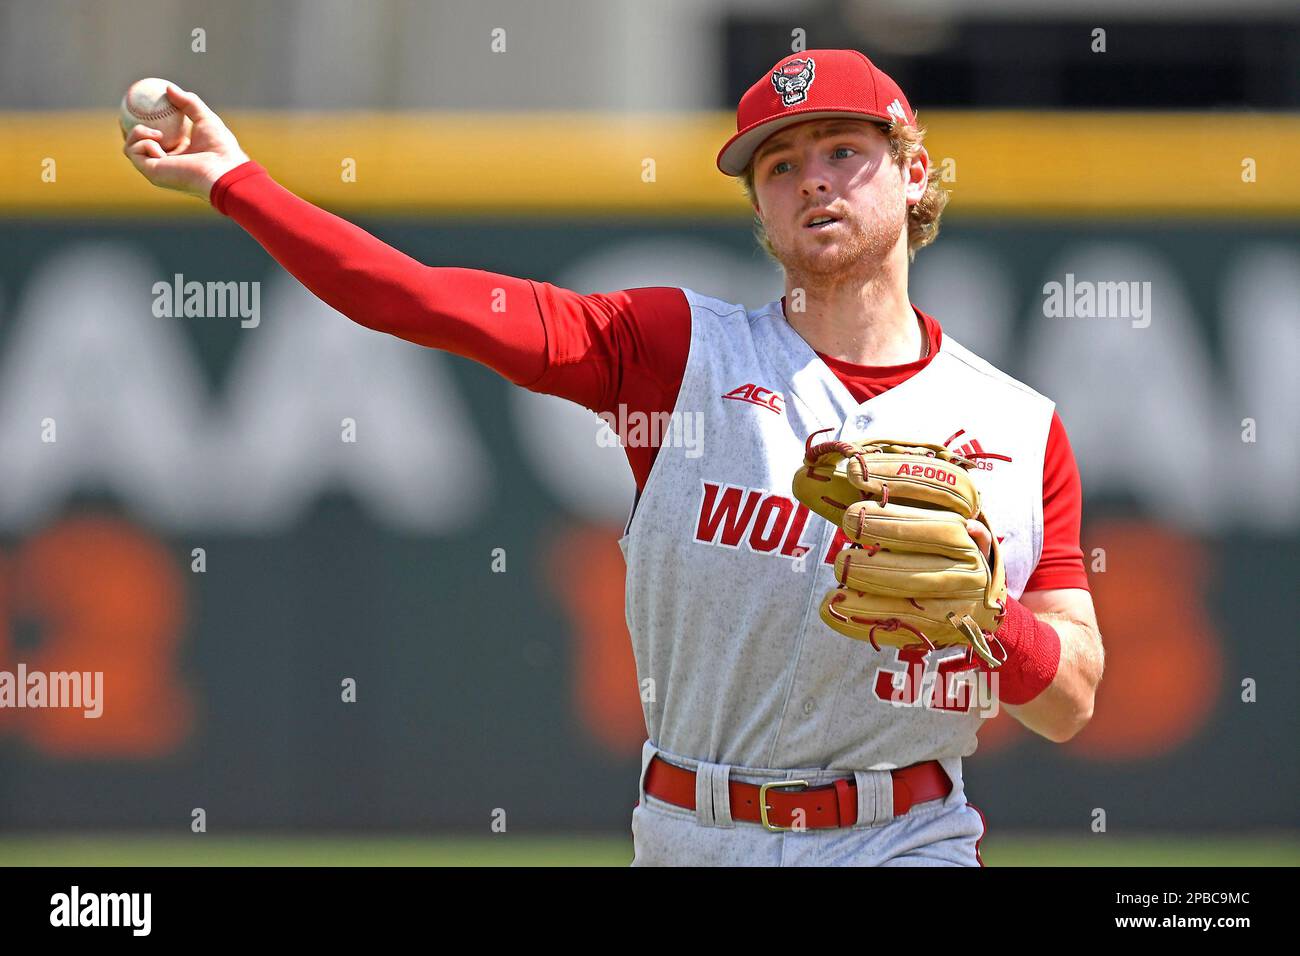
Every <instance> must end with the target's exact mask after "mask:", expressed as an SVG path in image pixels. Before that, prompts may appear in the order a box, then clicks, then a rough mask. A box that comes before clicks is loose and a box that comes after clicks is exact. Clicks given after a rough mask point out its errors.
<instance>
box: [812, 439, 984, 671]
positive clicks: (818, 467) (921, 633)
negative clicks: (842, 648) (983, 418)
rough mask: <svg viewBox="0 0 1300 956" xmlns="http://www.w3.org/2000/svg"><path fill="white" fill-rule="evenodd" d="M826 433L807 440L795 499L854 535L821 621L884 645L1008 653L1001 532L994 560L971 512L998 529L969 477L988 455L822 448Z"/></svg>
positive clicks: (892, 445)
mask: <svg viewBox="0 0 1300 956" xmlns="http://www.w3.org/2000/svg"><path fill="white" fill-rule="evenodd" d="M824 431H831V429H825V430H824ZM820 434H823V432H814V433H813V434H812V435H810V436H809V437H808V440H807V442H806V443H805V456H804V462H803V464H802V465H801V466H800V467H799V470H798V472H796V473H795V476H794V494H795V497H797V498H798V499H799V500H800V501H802V502H803V503H804V504H805V505H807V506H808V508H809V509H810V510H812V511H814V512H816V513H817V514H819V515H821V516H822V517H823V518H825V519H826V520H828V521H831V522H834V523H835V524H836V525H838V526H839V527H840V528H842V529H843V530H844V533H845V535H847V536H848V538H849V540H850V541H852V542H853V545H852V546H851V547H849V548H845V549H844V550H843V551H841V552H840V553H839V555H838V556H837V557H836V558H835V577H836V578H837V579H838V580H839V582H840V586H839V587H837V588H836V589H835V590H833V591H831V592H830V593H829V594H827V595H826V597H825V598H824V599H823V600H822V605H821V618H822V620H823V621H825V622H826V624H827V625H828V626H829V627H831V628H833V629H834V630H836V631H838V632H839V633H841V634H843V635H845V636H846V637H851V638H854V639H855V640H859V641H869V642H870V643H871V645H872V646H873V647H875V648H876V649H877V650H879V649H880V645H881V644H889V645H893V646H894V647H907V646H910V645H921V646H925V647H926V648H928V649H930V650H933V649H934V648H936V647H944V646H949V645H953V644H969V645H970V646H971V647H972V648H974V651H975V653H976V654H977V655H978V656H979V657H980V659H981V660H982V661H984V663H985V664H987V665H988V666H989V667H990V668H995V667H997V666H998V665H999V664H1001V663H1002V661H1004V660H1006V651H1005V650H1004V649H1003V648H1002V646H1001V644H1000V643H999V642H998V641H997V639H996V638H993V632H994V631H995V630H997V627H998V624H999V623H1000V622H1001V619H1002V614H1003V612H1004V610H1005V608H1006V600H1007V582H1006V572H1005V569H1004V567H1003V564H1002V556H1001V553H1000V551H999V549H998V542H997V535H995V534H993V533H992V528H989V536H990V537H991V538H992V541H993V545H992V549H991V553H990V555H989V557H988V558H986V557H985V556H984V553H983V552H982V551H981V550H980V548H979V545H978V544H976V542H975V540H974V539H973V538H972V537H971V535H970V532H969V531H967V529H966V521H967V519H972V518H973V519H975V520H977V521H980V522H983V524H984V525H985V527H988V519H987V518H985V516H984V513H983V512H982V511H981V510H980V495H979V490H978V489H977V488H976V487H975V483H974V482H973V481H972V480H971V476H970V474H969V471H970V469H972V468H974V467H975V462H974V461H973V460H972V457H979V456H970V457H968V456H963V455H961V454H958V453H956V452H953V451H950V450H949V449H947V448H945V447H943V446H942V445H930V444H925V443H921V442H905V441H893V440H885V439H878V440H872V441H858V442H845V441H828V442H822V443H821V444H813V439H814V438H816V437H817V436H818V435H820ZM987 457H998V458H1002V457H1004V456H1001V455H996V456H992V455H991V456H987ZM995 648H996V651H997V653H996V654H995V650H994V649H995Z"/></svg>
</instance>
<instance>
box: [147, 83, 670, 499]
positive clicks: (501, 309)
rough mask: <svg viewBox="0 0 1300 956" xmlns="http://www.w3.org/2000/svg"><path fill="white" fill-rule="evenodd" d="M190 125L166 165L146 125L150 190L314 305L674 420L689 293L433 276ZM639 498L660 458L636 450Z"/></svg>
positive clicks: (211, 118)
mask: <svg viewBox="0 0 1300 956" xmlns="http://www.w3.org/2000/svg"><path fill="white" fill-rule="evenodd" d="M168 96H169V97H170V98H171V100H172V102H173V103H175V104H176V105H177V106H178V107H179V108H180V109H182V110H183V111H184V112H185V115H186V116H187V117H188V118H189V119H190V121H191V124H192V131H191V135H190V136H189V138H188V139H187V140H186V141H184V142H182V143H181V144H180V145H179V146H177V147H176V148H175V149H174V150H172V152H171V153H164V152H163V150H162V147H161V146H160V145H159V144H158V142H157V140H158V139H159V137H160V136H161V134H160V133H159V132H158V131H157V130H150V129H148V128H146V127H143V126H137V127H135V128H134V129H133V130H132V131H131V133H130V135H129V136H128V137H127V141H126V145H125V147H124V149H123V152H125V153H126V155H127V157H128V158H129V159H130V160H131V162H132V163H133V164H134V165H135V166H136V168H137V169H138V170H139V171H140V173H141V174H142V175H143V176H145V178H146V179H148V180H149V181H150V182H152V183H154V184H155V185H158V186H161V187H164V188H169V189H176V190H179V191H181V192H185V193H188V194H190V195H193V196H196V197H198V198H201V199H205V200H208V201H210V202H211V203H212V205H213V206H214V207H216V208H217V209H218V210H219V211H220V212H222V213H224V214H225V215H227V216H229V217H230V218H231V219H233V220H234V221H235V222H237V223H238V224H239V225H240V226H242V227H243V228H244V229H245V230H246V231H247V232H248V233H249V234H250V235H251V236H252V237H253V238H254V239H256V240H257V241H258V242H259V243H260V244H261V245H262V246H263V247H264V248H265V249H266V250H267V252H269V253H270V254H271V255H272V256H273V257H274V258H275V259H276V261H278V262H279V263H280V264H281V265H282V266H283V267H284V268H285V269H286V271H288V272H289V273H290V274H291V275H293V276H294V277H295V278H297V279H298V280H299V281H300V282H302V283H303V285H304V286H306V287H307V288H308V289H309V290H310V291H311V292H312V293H314V294H315V295H316V296H317V297H318V298H320V299H321V300H322V301H324V302H326V303H327V304H329V305H330V306H332V307H333V308H334V309H336V310H338V311H339V312H341V313H343V314H344V315H346V316H348V317H349V318H350V319H352V320H353V321H355V322H357V323H359V324H361V325H364V326H366V327H367V328H371V329H374V330H376V331H381V332H387V333H389V334H391V335H396V336H398V337H400V338H403V339H406V340H408V341H411V342H415V343H418V344H420V345H424V346H428V347H430V348H438V349H442V350H444V351H448V352H452V353H454V354H457V355H462V356H465V357H467V358H471V359H473V360H475V361H477V362H480V363H482V364H484V365H486V366H488V367H489V368H491V369H493V370H494V371H496V372H497V373H498V374H500V375H502V376H503V377H505V378H507V379H508V380H510V381H511V382H514V383H515V384H517V385H522V386H524V387H526V388H529V389H531V390H533V391H537V392H542V393H545V394H549V395H556V396H559V397H561V398H565V399H568V400H570V401H573V402H576V403H578V404H581V405H583V406H585V407H587V408H590V409H592V410H593V411H611V412H616V410H617V409H618V407H619V406H620V405H621V406H623V407H624V408H625V409H626V411H628V412H641V413H645V414H654V413H657V412H667V411H671V410H672V408H673V406H674V404H675V402H676V398H677V390H678V388H679V386H680V383H681V376H682V371H683V368H684V366H685V363H686V353H687V351H688V349H689V344H690V308H689V306H688V305H687V303H686V299H685V296H684V294H683V293H682V291H681V290H680V289H674V288H646V289H627V290H621V291H618V292H612V293H596V294H591V295H583V294H580V293H577V292H574V291H572V290H569V289H563V288H560V287H557V286H554V285H551V284H550V283H545V282H533V281H530V280H527V279H520V278H515V277H513V276H506V275H500V274H497V273H492V272H486V271H483V270H479V269H463V268H451V267H436V266H426V265H424V264H423V263H420V262H418V261H416V260H415V259H412V258H411V257H410V256H407V255H405V254H404V253H402V252H400V251H398V250H397V249H394V248H393V247H391V246H389V245H387V244H386V243H384V242H382V241H380V240H379V239H377V238H376V237H374V236H372V235H370V234H369V233H368V232H366V231H365V230H363V229H361V228H359V227H357V226H355V225H353V224H352V223H350V222H347V221H346V220H344V219H341V218H340V217H338V216H335V215H333V214H331V213H328V212H326V211H325V210H323V209H320V208H318V207H316V206H314V205H312V204H311V203H309V202H307V201H306V200H304V199H301V198H299V197H298V196H295V195H294V194H293V193H291V192H290V191H289V190H287V189H285V188H284V187H283V186H281V185H280V184H279V183H277V182H275V180H273V179H272V178H271V177H270V176H269V175H268V174H267V172H266V170H264V169H263V168H262V167H261V166H259V165H258V164H256V163H254V162H251V161H250V160H249V158H248V156H247V155H246V154H245V153H244V152H243V150H242V149H240V148H239V144H238V142H237V141H236V139H235V137H234V134H233V133H231V131H230V130H229V129H228V128H227V127H226V126H225V124H224V123H222V122H221V120H220V118H218V117H217V116H216V114H214V113H213V112H212V111H211V110H210V109H209V108H208V107H207V106H206V105H205V104H204V103H203V102H202V100H200V99H199V98H198V97H197V96H195V95H194V94H192V93H186V92H184V91H181V90H179V89H176V88H175V87H174V86H173V87H172V88H170V89H169V90H168ZM626 450H627V455H628V460H629V463H630V464H631V467H632V471H633V474H634V476H635V477H636V481H637V485H638V487H641V486H643V485H644V482H645V478H646V476H647V475H648V473H649V470H650V467H651V466H652V465H653V461H654V456H655V453H656V451H657V449H656V448H653V447H644V448H627V449H626Z"/></svg>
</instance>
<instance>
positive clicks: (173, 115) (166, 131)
mask: <svg viewBox="0 0 1300 956" xmlns="http://www.w3.org/2000/svg"><path fill="white" fill-rule="evenodd" d="M167 84H168V81H167V80H162V79H159V78H158V77H156V76H150V77H147V78H145V79H143V80H136V81H135V82H134V83H132V84H131V85H130V86H129V87H127V90H126V93H125V94H123V96H122V110H121V115H120V116H119V118H118V122H120V123H121V125H122V132H123V133H129V132H131V128H132V127H134V126H138V125H140V124H143V125H145V126H148V127H151V128H152V129H156V130H160V131H161V132H162V134H163V138H162V142H161V144H160V145H161V146H162V148H163V149H164V150H167V151H168V152H170V151H171V150H173V149H175V148H176V147H177V146H179V145H180V144H181V141H182V140H183V139H184V138H185V123H186V122H187V120H186V117H185V114H184V113H182V112H181V111H180V110H179V109H177V108H176V107H175V106H174V105H172V101H171V100H169V99H168V98H167ZM172 85H173V86H174V85H175V84H172Z"/></svg>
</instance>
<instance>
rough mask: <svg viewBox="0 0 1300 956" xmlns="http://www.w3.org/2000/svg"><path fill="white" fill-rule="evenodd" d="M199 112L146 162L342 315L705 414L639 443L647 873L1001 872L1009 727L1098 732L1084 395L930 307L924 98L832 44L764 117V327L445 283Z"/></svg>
mask: <svg viewBox="0 0 1300 956" xmlns="http://www.w3.org/2000/svg"><path fill="white" fill-rule="evenodd" d="M168 95H169V97H170V98H171V99H172V101H173V102H174V103H175V104H176V105H177V106H178V107H180V108H181V109H182V110H183V111H184V112H185V114H186V116H187V117H188V119H189V120H190V121H191V124H192V128H191V129H190V132H189V135H188V137H187V139H186V140H185V141H184V142H182V143H181V145H180V146H178V147H176V148H175V149H173V150H172V151H171V152H170V153H165V152H164V151H163V150H162V148H161V146H160V145H159V142H158V141H159V138H160V137H159V135H158V131H157V130H150V129H148V128H146V127H142V126H137V127H135V128H134V129H133V130H132V131H131V132H130V134H129V135H128V137H127V141H126V145H125V147H124V152H125V153H126V155H127V156H128V157H129V158H130V160H131V162H132V163H133V164H134V165H135V166H136V168H137V169H139V171H140V172H141V173H142V174H143V175H144V176H145V177H146V178H148V179H149V180H150V181H151V182H153V183H155V184H156V185H159V186H163V187H168V188H173V189H179V190H183V191H186V192H189V193H191V194H193V195H196V196H198V197H200V198H202V199H205V200H208V201H210V202H211V204H212V205H213V206H214V207H215V208H216V209H217V210H218V211H219V212H221V213H223V214H224V215H226V216H228V217H230V218H232V219H233V220H234V221H236V222H237V223H239V224H240V225H241V226H242V227H243V228H244V229H245V230H247V231H248V232H249V233H250V234H251V235H252V236H253V237H254V238H255V239H257V241H258V242H260V243H261V244H262V245H263V246H264V247H265V248H266V249H267V251H268V252H269V253H270V254H271V255H272V256H274V257H275V259H276V260H277V261H278V262H280V264H281V265H283V266H284V268H285V269H287V270H288V271H289V272H290V273H292V274H293V275H294V276H296V277H297V278H298V279H299V280H300V281H301V282H302V283H303V284H304V285H305V286H306V287H307V288H309V289H310V290H311V291H312V292H313V293H315V294H316V295H317V296H318V297H320V298H321V299H322V300H323V301H325V302H326V303H328V304H329V305H331V306H333V307H334V308H335V309H337V310H338V311H340V312H342V313H343V314H344V315H346V316H348V317H350V318H351V319H353V320H354V321H356V322H358V323H361V324H362V325H365V326H367V327H369V328H371V329H375V330H379V331H383V332H388V333H390V334H393V335H397V336H400V337H402V338H404V339H407V340H409V341H412V342H416V343H419V344H420V345H424V346H428V347H431V348H437V349H442V350H446V351H449V352H454V353H456V354H458V355H463V356H467V357H469V358H471V359H474V360H475V361H477V362H481V363H483V364H485V365H487V366H489V367H490V368H492V369H494V370H495V371H496V372H498V373H499V374H501V375H502V376H504V377H505V378H507V379H508V380H509V381H511V382H513V383H515V384H517V385H520V386H522V387H524V388H528V389H530V390H533V391H536V392H542V393H546V394H551V395H558V396H561V397H563V398H566V399H569V400H571V401H574V402H578V403H580V404H581V405H583V406H585V407H587V408H590V409H592V410H593V411H597V412H608V413H610V414H612V415H615V417H616V418H617V419H618V420H620V421H625V420H628V414H629V413H631V412H641V413H644V414H645V415H647V416H652V415H654V414H655V413H665V412H668V413H690V414H698V415H702V416H703V423H704V435H705V436H706V444H705V454H703V455H690V454H686V453H684V452H683V449H680V448H674V447H671V443H662V444H660V445H658V446H656V444H655V443H654V442H653V441H651V442H638V441H633V440H630V439H629V438H628V437H627V436H623V437H624V439H625V441H624V445H625V450H626V453H627V457H628V462H629V464H630V466H631V469H632V472H633V475H634V477H635V479H636V487H637V492H636V498H635V501H634V502H633V505H632V509H631V513H630V515H629V518H628V523H627V526H626V527H625V529H624V533H623V536H622V538H621V540H620V542H619V543H620V547H621V549H622V551H623V554H624V557H625V559H626V562H627V595H626V598H627V621H628V626H629V629H630V631H631V635H632V641H633V646H634V651H635V655H636V666H637V674H638V679H639V681H640V686H641V688H642V699H643V701H644V710H645V719H646V728H647V731H648V740H647V741H646V743H645V745H644V748H643V756H642V764H641V778H640V783H639V798H640V799H639V802H638V805H637V807H636V809H635V810H634V811H633V815H632V832H633V837H634V844H635V859H634V865H675V864H688V865H689V864H698V865H854V866H871V865H889V866H894V865H898V866H942V865H950V866H977V865H981V860H980V857H979V843H980V840H981V838H982V837H983V834H984V820H983V816H982V814H981V813H980V812H979V811H978V810H977V809H975V808H974V807H973V806H972V805H971V804H969V803H968V802H967V800H966V794H965V788H964V786H963V781H962V759H963V758H964V757H967V756H969V755H971V754H973V753H974V752H975V749H976V733H977V731H978V730H979V727H980V723H981V721H982V720H983V719H985V717H987V716H988V715H989V714H990V713H991V712H992V709H993V708H992V707H991V706H990V702H991V701H992V700H994V699H995V700H996V702H997V704H999V705H1000V706H1002V707H1005V708H1006V709H1007V710H1008V711H1010V712H1011V713H1012V714H1013V715H1014V716H1015V717H1016V718H1017V719H1018V720H1019V721H1020V722H1021V723H1023V724H1024V725H1025V726H1027V727H1029V728H1030V729H1031V730H1033V731H1035V732H1037V733H1038V734H1040V735H1042V736H1044V737H1046V738H1048V739H1049V740H1052V741H1056V742H1062V741H1065V740H1068V739H1070V738H1071V737H1072V736H1073V735H1074V734H1076V733H1077V732H1078V731H1079V730H1080V729H1081V728H1082V727H1083V726H1084V725H1085V724H1086V723H1087V722H1088V720H1089V718H1090V717H1091V714H1092V709H1093V699H1094V692H1095V689H1096V687H1097V684H1098V681H1099V680H1100V678H1101V672H1102V664H1103V652H1102V645H1101V638H1100V635H1099V631H1098V627H1097V621H1096V617H1095V614H1094V611H1093V606H1092V601H1091V597H1090V594H1089V590H1088V581H1087V578H1086V575H1085V571H1084V568H1083V555H1082V552H1081V550H1080V547H1079V526H1080V511H1081V497H1080V483H1079V476H1078V470H1077V468H1076V466H1075V462H1074V458H1073V454H1072V452H1071V450H1070V446H1069V443H1068V441H1067V438H1066V434H1065V431H1064V428H1063V427H1062V425H1061V421H1060V418H1059V417H1058V416H1057V414H1056V412H1055V406H1054V404H1053V403H1052V402H1051V401H1050V400H1049V399H1047V398H1045V397H1044V396H1042V395H1040V394H1039V393H1037V392H1036V391H1034V390H1033V389H1031V388H1029V387H1028V386H1026V385H1023V384H1021V383H1020V382H1018V381H1016V380H1014V379H1012V378H1011V377H1010V376H1008V375H1006V374H1004V373H1003V372H1001V371H999V370H998V369H996V368H994V367H993V366H992V365H990V364H989V363H988V362H986V361H984V360H983V359H981V358H979V357H978V356H976V355H975V354H974V353H972V352H971V351H969V350H968V349H966V348H965V347H963V346H962V345H960V344H958V343H957V342H955V341H953V339H952V338H951V337H949V336H947V335H946V334H944V332H943V329H942V327H941V325H940V323H939V320H938V318H936V317H934V316H931V315H928V314H927V313H925V312H923V311H922V310H921V309H919V308H917V307H916V306H915V305H913V304H912V303H911V301H910V300H909V297H908V292H907V276H908V267H909V263H910V261H911V259H912V257H913V255H914V254H915V252H916V251H917V250H918V249H920V248H922V247H923V246H925V245H927V244H928V243H930V242H931V241H933V240H934V238H935V236H936V234H937V232H938V228H939V219H940V215H941V213H942V211H943V208H944V204H945V202H946V194H945V193H944V191H943V190H942V189H941V187H940V186H939V184H938V182H937V180H936V179H935V178H932V177H931V169H930V160H929V157H928V155H927V153H926V150H925V148H924V146H923V145H922V141H923V137H924V130H923V129H922V128H921V127H920V126H919V125H918V124H917V122H916V118H915V116H914V114H913V112H912V108H911V106H910V105H909V104H908V101H907V99H906V97H905V96H904V95H903V92H902V90H900V89H899V87H898V86H897V84H895V83H894V82H893V80H891V79H890V78H889V77H888V76H887V75H885V74H884V73H883V72H881V71H880V70H879V69H878V68H876V67H875V66H874V65H873V64H872V63H871V62H870V61H869V60H868V59H867V58H866V57H865V56H863V55H862V54H861V53H858V52H856V51H853V50H812V51H807V52H804V53H799V54H796V55H792V56H787V57H785V58H783V59H782V60H781V61H780V62H778V63H777V64H776V65H775V66H774V67H773V69H772V70H771V71H769V72H768V73H766V74H764V75H763V76H762V77H760V78H759V80H758V81H757V82H756V83H755V84H754V85H753V86H752V87H751V88H750V89H749V90H748V92H746V93H745V95H744V97H743V98H742V99H741V102H740V104H739V108H738V111H737V118H736V134H735V136H733V137H732V138H731V139H730V140H728V141H727V143H726V144H725V145H724V146H723V147H722V150H721V152H720V153H719V155H718V159H717V165H718V168H719V169H720V170H721V171H722V172H723V173H724V174H726V175H728V176H733V177H738V178H740V179H741V180H742V182H743V185H744V188H745V191H746V194H747V196H748V197H749V198H750V202H751V204H752V206H753V210H754V214H755V217H756V220H757V222H758V227H759V231H760V241H761V242H762V244H763V245H764V247H765V248H767V249H768V251H769V252H770V254H771V255H772V256H773V257H774V258H775V259H776V260H777V261H778V262H779V263H780V264H781V266H782V267H783V269H784V272H785V294H784V295H783V296H782V297H781V298H780V299H778V300H776V301H773V302H769V303H768V304H766V305H764V306H762V307H761V308H757V309H748V308H746V307H745V306H744V305H739V304H733V303H728V302H722V301H719V300H717V299H714V298H710V297H709V296H707V295H704V294H701V293H699V292H695V291H692V290H689V289H681V288H644V289H627V290H622V291H617V292H611V293H607V294H593V295H581V294H578V293H576V292H573V291H570V290H566V289H562V288H557V287H556V286H554V285H551V284H550V283H546V282H536V281H532V280H528V279H521V278H513V277H510V276H503V275H498V274H493V273H488V272H483V271H480V270H474V269H459V268H439V267H431V266H425V265H423V264H421V263H419V262H416V261H414V260H412V259H410V258H408V257H407V256H405V255H403V254H402V253H400V252H398V251H396V250H394V249H392V248H391V247H389V246H387V245H385V244H384V243H382V242H380V241H379V240H377V239H376V238H374V237H373V236H370V235H369V234H367V233H366V232H364V231H363V230H361V229H359V228H357V227H355V226H353V225H351V224H349V223H347V222H345V221H344V220H342V219H339V218H337V217H336V216H333V215H331V214H330V213H328V212H325V211H323V210H321V209H319V208H317V207H315V206H313V205H312V204H310V203H308V202H306V201H304V200H302V199H300V198H298V197H296V196H294V195H293V194H292V193H290V192H288V191H287V190H286V189H284V188H283V187H281V186H280V185H279V184H277V183H276V182H275V180H274V179H272V178H271V176H270V175H268V173H267V171H266V170H265V169H263V168H262V167H261V166H259V165H258V164H257V163H255V162H252V161H250V160H249V158H248V156H247V155H245V154H244V153H243V152H242V151H241V150H240V148H239V144H238V142H237V141H236V139H235V137H234V136H233V134H232V133H231V132H230V130H229V129H227V128H226V127H225V125H224V124H223V123H222V122H221V120H220V119H219V118H218V117H217V116H216V115H215V114H214V113H213V112H212V111H211V110H210V109H209V108H208V107H207V106H206V105H205V104H204V103H203V102H202V100H200V99H199V97H198V96H196V95H194V94H193V93H189V92H185V91H182V90H180V89H176V88H172V89H170V90H169V93H168ZM503 293H504V301H505V303H506V308H505V311H504V312H502V311H500V310H499V309H494V308H493V307H492V306H493V303H500V301H501V299H502V294H503ZM620 408H621V409H622V410H623V412H624V414H623V415H622V416H618V415H617V414H616V412H617V410H619V409H620ZM646 420H651V421H653V420H655V419H654V418H647V419H646ZM874 439H885V440H888V441H893V442H899V443H900V444H897V445H892V444H888V443H886V444H883V445H881V444H873V443H872V440H874ZM918 462H919V463H918ZM891 495H892V500H891ZM953 582H956V583H953ZM936 589H937V590H936ZM986 691H987V692H988V694H986ZM633 692H634V689H633V688H629V693H633Z"/></svg>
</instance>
